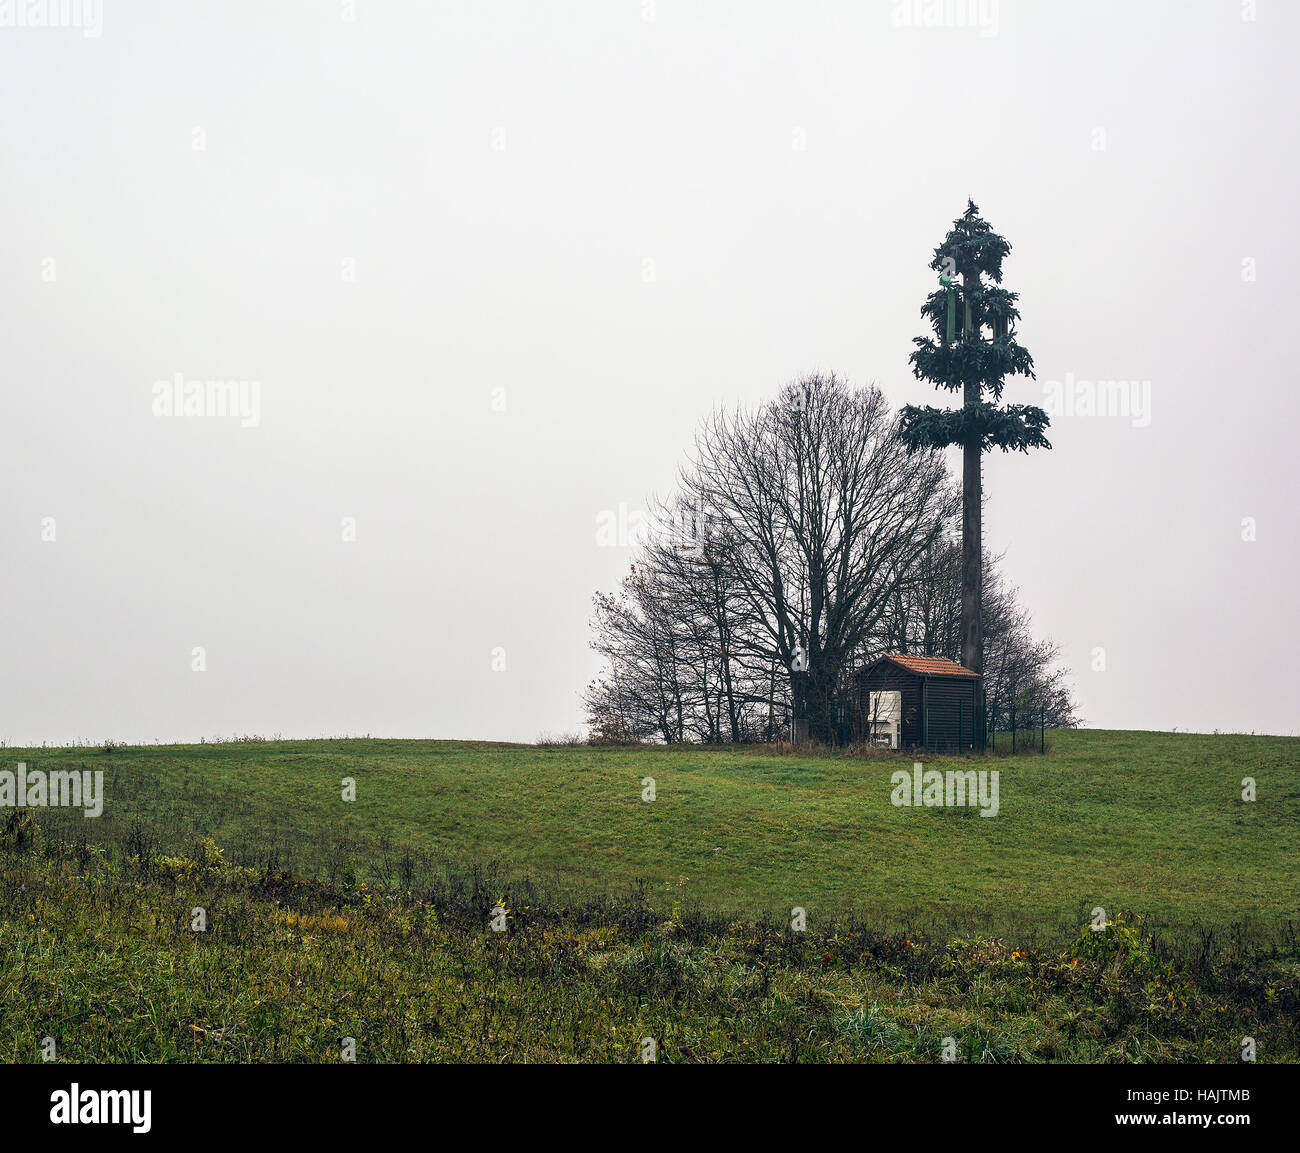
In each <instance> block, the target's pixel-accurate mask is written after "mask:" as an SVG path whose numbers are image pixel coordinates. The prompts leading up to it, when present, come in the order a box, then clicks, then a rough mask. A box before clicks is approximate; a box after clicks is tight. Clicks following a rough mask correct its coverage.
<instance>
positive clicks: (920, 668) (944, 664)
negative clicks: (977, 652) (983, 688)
mask: <svg viewBox="0 0 1300 1153" xmlns="http://www.w3.org/2000/svg"><path fill="white" fill-rule="evenodd" d="M881 659H882V660H886V661H893V662H894V663H895V664H898V665H902V666H903V668H905V669H907V670H908V671H910V672H914V673H920V675H921V676H923V677H973V676H978V675H979V674H978V673H973V672H971V671H970V669H966V668H962V666H961V665H959V664H958V663H957V662H956V661H950V660H949V659H948V658H947V657H913V656H908V655H907V654H905V653H885V655H884V656H883V657H882V658H881Z"/></svg>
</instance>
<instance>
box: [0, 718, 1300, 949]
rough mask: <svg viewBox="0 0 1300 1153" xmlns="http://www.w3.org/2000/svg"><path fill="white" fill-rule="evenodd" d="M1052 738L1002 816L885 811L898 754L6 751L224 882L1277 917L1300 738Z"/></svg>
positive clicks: (1299, 814) (1028, 921)
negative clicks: (500, 877) (219, 868)
mask: <svg viewBox="0 0 1300 1153" xmlns="http://www.w3.org/2000/svg"><path fill="white" fill-rule="evenodd" d="M1051 741H1052V745H1053V749H1052V751H1051V752H1050V753H1049V755H1047V756H1045V757H1040V756H1038V755H1034V754H1031V755H1020V756H1017V757H1015V758H1011V757H997V758H989V759H988V760H987V761H986V762H981V763H983V764H985V765H986V767H989V768H996V769H997V770H998V771H999V773H1000V812H999V814H998V816H997V817H994V818H982V817H979V816H978V815H977V810H974V809H966V810H959V809H946V810H944V809H913V808H896V807H894V806H893V805H891V803H890V793H891V788H890V783H889V782H890V774H891V773H892V772H893V771H895V770H896V769H898V768H900V767H902V768H910V767H911V764H912V760H911V758H907V757H899V756H897V755H883V756H874V757H871V758H868V759H857V758H843V757H804V756H791V755H772V754H770V753H765V752H761V751H753V750H735V751H728V750H721V749H699V748H636V749H609V748H586V747H576V748H568V747H563V748H535V747H532V746H522V745H493V744H483V743H467V742H442V741H427V742H426V741H302V742H296V741H295V742H275V743H231V744H217V745H197V746H195V745H191V746H167V747H164V746H159V747H142V748H120V749H114V750H112V751H107V752H106V751H103V750H100V749H80V750H44V749H26V750H19V749H14V750H6V751H5V754H4V757H5V761H4V763H5V764H6V765H7V766H8V767H10V768H12V767H13V764H12V763H13V762H17V761H20V760H21V761H26V762H27V764H28V766H29V768H32V767H35V768H40V769H46V770H50V769H56V768H69V769H75V768H82V767H84V768H89V769H92V770H93V769H102V770H103V771H104V774H105V791H106V795H107V800H106V803H105V810H104V816H103V818H102V819H100V820H92V821H87V820H85V819H83V818H82V817H81V816H80V815H79V814H69V813H67V812H56V811H53V810H51V811H49V812H48V813H47V814H45V815H44V816H43V817H42V819H43V820H45V821H46V823H47V824H50V825H51V826H52V829H51V831H54V827H55V826H57V828H58V829H59V830H61V835H65V836H69V837H74V838H80V837H82V836H84V837H86V838H87V839H89V840H90V841H92V842H98V843H101V844H115V843H116V844H121V843H125V841H126V840H127V838H128V837H130V836H132V835H134V836H135V837H136V838H137V840H139V841H143V842H144V843H145V844H146V845H147V846H149V847H151V848H156V849H158V850H159V851H165V852H171V853H181V852H185V851H187V850H188V849H189V848H190V846H191V845H192V844H193V843H194V842H195V841H197V840H199V839H201V838H203V837H211V838H212V839H213V840H215V841H216V843H217V844H218V845H219V846H220V847H221V848H222V850H223V852H224V853H225V856H226V859H227V860H230V861H232V862H234V863H237V864H239V865H244V866H249V867H255V868H262V867H266V866H268V865H269V866H271V867H290V868H293V869H296V870H299V871H301V872H302V873H304V874H305V875H307V876H309V877H316V878H321V879H326V880H330V881H333V882H337V881H340V880H351V879H360V880H367V881H370V882H372V883H379V882H382V883H397V882H398V881H401V880H403V879H405V881H406V882H407V883H408V884H409V883H411V882H414V881H416V880H418V879H419V878H420V877H427V876H428V875H430V874H432V873H438V872H440V871H442V870H443V869H445V868H446V867H448V866H450V867H452V868H457V867H464V866H467V865H470V864H487V863H496V864H499V865H500V866H501V867H502V869H503V871H504V872H505V873H507V874H509V875H512V876H515V877H520V878H522V877H525V876H527V877H532V878H534V879H538V880H541V881H544V882H545V883H546V884H547V885H548V887H549V888H551V889H553V890H557V891H559V890H563V891H568V892H571V893H573V894H574V895H575V896H583V897H585V896H591V895H599V894H603V893H608V892H611V891H619V890H621V889H624V888H626V887H627V886H628V885H630V884H632V883H633V882H636V881H644V882H645V883H646V884H648V885H649V886H650V888H651V890H652V893H653V894H654V896H655V897H656V898H657V899H658V900H659V903H660V906H661V907H664V908H666V907H669V906H670V905H671V904H672V903H673V902H679V903H685V904H687V905H690V906H697V907H700V908H705V909H710V910H719V911H722V912H725V913H728V914H744V915H755V914H773V915H778V916H781V917H785V916H787V915H788V913H789V910H790V909H791V908H793V907H794V906H800V907H802V908H805V909H807V910H808V915H809V917H810V918H812V919H814V920H815V919H817V918H821V919H823V920H825V919H826V918H828V917H830V916H832V915H834V914H839V913H843V912H846V911H853V912H855V913H857V914H858V915H860V916H862V917H863V918H866V919H871V920H875V921H877V922H882V923H883V922H886V921H889V922H892V923H896V924H899V925H906V924H907V923H908V922H909V921H915V920H918V919H919V920H921V921H923V922H927V923H935V924H946V925H948V926H949V927H951V928H952V929H953V930H954V931H975V930H987V931H997V932H1011V933H1016V934H1026V933H1032V932H1044V931H1049V930H1050V931H1052V932H1055V933H1057V934H1058V935H1059V934H1060V933H1064V934H1065V935H1067V936H1071V935H1073V933H1074V932H1075V931H1076V929H1077V926H1078V925H1079V924H1080V923H1081V922H1082V920H1083V919H1084V918H1085V916H1086V914H1087V913H1088V912H1089V911H1090V910H1091V909H1093V908H1094V907H1096V906H1100V907H1102V908H1105V909H1107V910H1121V909H1130V910H1133V911H1135V912H1137V913H1140V914H1142V915H1144V916H1145V917H1146V918H1147V919H1148V921H1149V923H1151V924H1153V925H1160V926H1168V927H1171V928H1176V927H1178V926H1190V925H1192V924H1205V923H1209V924H1213V925H1226V924H1230V923H1234V922H1241V921H1261V922H1272V923H1276V922H1278V921H1280V920H1285V919H1287V918H1291V917H1293V916H1295V913H1296V909H1297V898H1296V893H1297V888H1298V887H1300V886H1298V885H1297V882H1298V881H1300V740H1297V739H1292V738H1273V737H1247V736H1201V735H1178V734H1167V733H1135V732H1103V731H1090V730H1079V731H1071V732H1060V733H1054V734H1052V735H1051ZM971 763H973V762H955V761H946V760H944V759H943V758H935V759H933V760H927V761H926V765H927V767H935V768H940V769H942V768H946V767H953V766H954V765H955V766H958V767H960V766H961V765H967V766H969V764H971ZM1247 776H1249V777H1252V778H1254V779H1255V781H1256V782H1257V790H1258V799H1257V800H1256V801H1254V802H1250V803H1248V802H1244V801H1242V799H1241V788H1242V786H1241V782H1242V779H1243V778H1244V777H1247ZM646 777H653V778H654V781H655V789H656V799H655V800H654V801H653V802H646V801H643V800H642V799H641V796H642V780H643V778H646ZM344 778H352V779H353V780H354V781H355V782H356V786H355V787H356V799H355V800H354V801H351V802H348V801H344V800H343V799H342V791H343V788H342V782H343V780H344ZM403 869H405V876H404V877H403Z"/></svg>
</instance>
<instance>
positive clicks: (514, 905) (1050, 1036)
mask: <svg viewBox="0 0 1300 1153" xmlns="http://www.w3.org/2000/svg"><path fill="white" fill-rule="evenodd" d="M1051 743H1052V750H1051V751H1050V752H1049V754H1048V755H1047V756H1043V757H1040V756H1037V755H1021V756H1017V757H1014V758H1012V757H989V758H982V759H979V760H973V761H970V762H963V764H964V765H965V766H966V767H970V766H974V767H979V768H987V769H997V770H998V772H999V773H1000V774H1001V777H1000V812H999V814H998V816H996V817H994V818H982V817H980V816H978V815H977V810H968V811H965V812H962V811H956V810H948V811H941V810H936V809H909V808H895V807H894V806H893V805H891V804H890V794H891V785H890V775H891V773H892V772H894V771H895V770H897V769H898V768H910V767H911V763H912V762H911V759H910V758H899V757H896V756H893V755H890V754H873V755H871V756H868V757H861V758H855V757H847V756H793V755H788V754H779V753H776V752H773V751H771V750H766V751H761V750H710V749H689V748H688V749H664V748H637V749H601V748H584V747H576V748H568V747H564V748H534V747H531V746H518V745H491V744H480V743H461V742H406V741H308V742H275V743H264V742H238V743H230V744H218V745H199V746H184V747H145V748H113V749H70V750H68V749H65V750H54V749H28V750H5V751H4V761H3V762H2V763H0V768H8V769H12V768H14V767H16V763H17V762H19V761H23V762H25V763H26V764H27V766H28V769H29V770H32V769H39V770H46V771H49V770H54V769H59V768H63V769H82V768H85V769H89V770H97V769H100V770H103V772H104V783H105V790H106V801H105V808H104V815H103V817H102V818H100V819H97V820H87V819H85V818H83V817H82V816H81V815H80V813H79V812H77V811H69V810H56V809H28V810H12V809H11V810H8V813H7V814H6V813H5V811H4V810H0V1060H5V1061H29V1060H38V1059H40V1054H41V1047H42V1046H43V1045H46V1044H48V1042H47V1041H46V1038H52V1039H53V1042H54V1043H55V1045H56V1046H57V1053H58V1058H59V1059H60V1060H68V1061H88V1060H108V1061H128V1060H130V1061H156V1060H169V1061H185V1060H194V1061H286V1060H293V1061H336V1060H340V1059H341V1057H342V1055H343V1053H344V1051H345V1046H346V1045H347V1042H346V1040H345V1039H346V1038H353V1039H355V1044H356V1059H357V1060H360V1061H375V1060H382V1061H407V1060H420V1061H425V1060H428V1061H434V1060H447V1061H464V1060H474V1061H499V1060H516V1061H520V1060H526V1061H567V1060H598V1061H634V1060H638V1059H641V1058H642V1057H643V1056H644V1055H645V1041H644V1039H645V1038H651V1039H653V1041H654V1043H655V1046H656V1050H655V1052H656V1059H657V1060H664V1061H715V1060H755V1061H810V1060H817V1061H891V1062H892V1061H917V1062H926V1061H937V1060H941V1059H943V1058H944V1055H945V1053H946V1054H947V1057H948V1058H949V1059H955V1060H959V1061H984V1062H989V1061H993V1062H1019V1061H1195V1062H1201V1061H1214V1062H1222V1061H1233V1060H1237V1059H1238V1058H1239V1056H1240V1052H1241V1045H1242V1043H1243V1038H1247V1037H1249V1038H1251V1039H1252V1041H1253V1043H1254V1044H1255V1045H1256V1046H1257V1048H1258V1059H1259V1060H1261V1061H1266V1062H1273V1061H1286V1062H1296V1061H1300V941H1297V934H1296V924H1295V903H1296V897H1295V894H1296V890H1297V884H1296V882H1297V879H1298V877H1297V861H1298V860H1300V854H1297V851H1296V850H1297V848H1298V847H1300V845H1298V840H1300V838H1298V836H1297V830H1298V829H1300V820H1298V818H1300V741H1297V740H1294V739H1282V738H1267V737H1259V738H1255V737H1236V736H1225V737H1217V736H1216V737H1210V736H1182V735H1170V734H1153V733H1105V732H1096V731H1079V732H1065V733H1057V734H1053V735H1052V736H1051ZM926 764H927V767H936V768H945V767H949V766H950V765H952V764H956V762H945V761H943V760H942V759H934V760H932V761H929V760H928V761H927V762H926ZM1247 776H1249V777H1252V778H1254V780H1255V781H1256V783H1257V785H1256V787H1257V791H1258V799H1257V800H1255V801H1253V802H1244V801H1242V800H1241V781H1242V778H1243V777H1247ZM646 777H653V778H654V781H655V790H656V796H655V799H654V800H653V801H643V800H642V799H641V798H642V790H643V783H642V782H643V779H644V778H646ZM345 778H351V780H352V781H354V782H355V788H356V799H355V800H352V801H344V800H343V799H342V795H341V794H342V791H343V781H344V779H345ZM498 906H501V907H504V908H506V909H507V910H508V912H507V913H506V914H504V915H503V916H501V917H499V918H497V919H498V924H499V925H500V926H501V931H496V930H494V928H493V925H492V922H493V919H494V912H493V910H494V908H496V907H498ZM796 906H798V907H800V908H803V909H805V910H806V916H807V927H806V930H803V931H794V930H793V929H792V926H791V910H792V909H793V908H794V907H796ZM1097 906H1100V907H1101V908H1103V909H1105V910H1106V917H1107V921H1108V924H1107V927H1106V929H1105V930H1103V931H1101V932H1094V931H1093V930H1091V929H1090V927H1089V925H1088V920H1089V915H1090V913H1091V911H1092V910H1093V909H1094V908H1095V907H1097ZM196 909H202V910H203V911H204V918H205V921H204V927H203V929H202V931H196V930H195V927H194V920H193V917H194V911H195V910H196Z"/></svg>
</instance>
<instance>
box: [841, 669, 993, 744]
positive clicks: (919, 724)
mask: <svg viewBox="0 0 1300 1153" xmlns="http://www.w3.org/2000/svg"><path fill="white" fill-rule="evenodd" d="M978 684H979V682H978V680H977V679H976V678H975V677H942V676H923V675H921V674H920V673H914V672H911V671H910V670H908V669H905V668H903V666H902V665H897V664H895V663H894V662H893V661H887V660H882V661H877V662H876V663H875V664H874V665H871V666H869V667H868V668H866V669H864V670H863V671H862V672H860V673H858V676H857V686H856V700H855V704H856V706H857V713H858V716H859V717H860V718H861V721H860V724H861V725H862V727H863V729H864V731H865V727H866V724H867V721H868V720H869V718H870V707H869V702H870V699H871V697H870V694H871V693H878V692H889V691H894V690H897V691H898V692H900V693H901V694H902V701H903V723H902V726H901V732H900V734H899V735H900V739H901V740H902V745H903V747H904V748H930V749H954V750H955V749H959V748H961V749H964V748H969V747H970V746H971V745H972V744H973V743H974V736H975V725H976V724H977V723H978V722H976V721H975V716H976V712H975V710H976V700H977V699H978V698H977V693H976V689H977V686H978ZM927 706H928V708H929V713H930V732H929V736H928V739H927V735H926V731H925V709H926V707H927ZM959 727H960V737H959Z"/></svg>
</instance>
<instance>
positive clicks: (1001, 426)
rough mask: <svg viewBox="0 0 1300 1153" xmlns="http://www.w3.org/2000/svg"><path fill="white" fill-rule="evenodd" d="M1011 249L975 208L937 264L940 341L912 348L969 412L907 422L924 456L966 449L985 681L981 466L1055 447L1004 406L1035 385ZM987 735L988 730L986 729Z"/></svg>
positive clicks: (916, 415)
mask: <svg viewBox="0 0 1300 1153" xmlns="http://www.w3.org/2000/svg"><path fill="white" fill-rule="evenodd" d="M1010 252H1011V245H1010V244H1008V243H1007V241H1006V240H1005V239H1004V238H1003V237H1001V236H999V235H998V234H997V233H996V232H994V231H993V230H992V229H991V228H990V227H989V225H988V223H987V222H986V221H984V220H983V219H982V218H981V217H980V214H979V209H978V208H977V207H976V206H975V202H974V201H973V200H968V201H967V202H966V211H965V213H963V214H962V216H961V217H959V218H958V219H957V220H955V221H954V222H953V226H952V230H951V231H950V232H949V233H948V235H947V236H945V237H944V239H943V243H942V244H941V245H939V247H938V248H936V249H935V250H934V259H933V260H932V261H931V262H930V267H931V268H933V269H934V270H935V271H936V272H938V273H939V274H940V275H939V288H938V290H937V291H935V292H933V293H931V294H930V296H929V298H928V299H927V300H926V302H925V304H924V305H923V306H922V307H921V315H922V316H923V317H925V318H926V319H927V320H928V321H929V322H930V327H931V328H932V329H933V330H934V336H933V337H930V336H918V337H916V338H915V339H914V340H913V342H912V343H913V344H915V345H916V351H915V352H913V353H912V355H911V358H910V359H911V363H912V372H913V375H915V376H916V378H917V379H918V380H926V381H929V382H930V383H931V384H933V385H934V386H935V387H936V388H946V389H948V390H949V391H950V392H961V394H962V406H961V408H956V409H950V408H931V407H929V406H928V405H927V406H926V407H923V408H922V407H917V406H915V405H908V406H907V407H906V408H904V409H903V413H902V431H901V435H902V438H903V442H904V443H905V444H906V445H907V448H908V450H909V451H911V452H915V451H916V450H917V449H921V448H947V447H949V446H950V445H960V446H961V449H962V519H961V527H962V533H961V536H962V563H961V637H962V652H961V663H962V664H963V665H964V666H965V667H966V668H968V669H970V670H972V671H973V672H976V673H980V674H983V672H984V627H983V621H982V618H981V605H980V591H981V586H982V583H983V573H982V566H983V552H982V540H981V537H982V528H983V526H982V524H981V521H982V511H983V483H982V478H981V470H980V458H981V456H982V455H983V454H984V453H985V452H987V451H988V450H989V449H991V448H1000V449H1002V451H1003V452H1010V451H1011V450H1012V449H1018V450H1019V451H1021V452H1025V453H1027V452H1028V451H1029V450H1030V449H1031V448H1051V447H1052V446H1051V444H1050V442H1049V441H1048V439H1047V437H1046V436H1045V435H1044V430H1045V429H1046V428H1047V426H1048V424H1049V423H1050V422H1049V420H1048V416H1047V413H1045V412H1044V411H1043V410H1042V409H1041V408H1035V407H1033V406H1031V405H1024V404H1001V403H1000V402H1001V400H1002V389H1003V382H1004V381H1005V379H1006V378H1007V377H1008V376H1027V377H1030V378H1031V379H1032V378H1033V376H1034V361H1033V358H1032V357H1031V356H1030V355H1029V351H1028V349H1026V348H1025V347H1024V346H1023V345H1021V344H1020V343H1019V342H1018V341H1017V340H1016V336H1015V327H1016V322H1017V321H1018V320H1019V319H1020V312H1019V310H1018V309H1017V308H1016V301H1017V300H1018V299H1019V294H1017V293H1015V292H1008V291H1007V290H1006V289H1005V288H1002V287H1001V284H1002V261H1003V260H1004V259H1005V258H1006V257H1007V255H1008V254H1009V253H1010ZM980 727H981V728H982V727H983V726H980Z"/></svg>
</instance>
